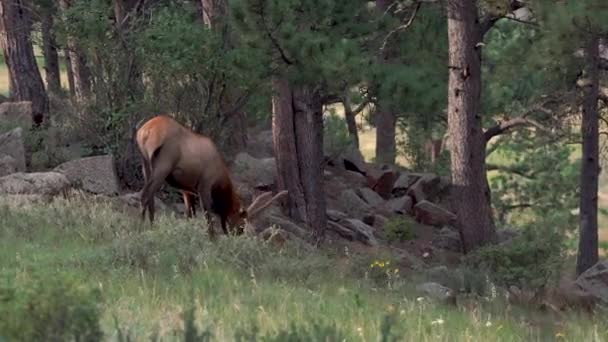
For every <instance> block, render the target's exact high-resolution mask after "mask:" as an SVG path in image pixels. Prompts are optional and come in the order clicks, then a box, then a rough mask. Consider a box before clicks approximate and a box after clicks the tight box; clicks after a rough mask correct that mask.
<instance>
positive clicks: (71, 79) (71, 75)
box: [63, 50, 76, 97]
mask: <svg viewBox="0 0 608 342" xmlns="http://www.w3.org/2000/svg"><path fill="white" fill-rule="evenodd" d="M63 54H64V58H65V65H66V71H67V72H66V73H67V78H68V88H69V91H70V96H71V97H75V96H76V89H75V88H76V86H75V85H74V73H73V72H72V59H71V58H70V53H69V52H68V50H63Z"/></svg>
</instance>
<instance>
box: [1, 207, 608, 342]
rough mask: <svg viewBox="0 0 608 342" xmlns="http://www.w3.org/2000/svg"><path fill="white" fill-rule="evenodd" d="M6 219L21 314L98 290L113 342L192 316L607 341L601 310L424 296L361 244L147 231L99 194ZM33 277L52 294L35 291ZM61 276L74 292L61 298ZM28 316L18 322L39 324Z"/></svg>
mask: <svg viewBox="0 0 608 342" xmlns="http://www.w3.org/2000/svg"><path fill="white" fill-rule="evenodd" d="M0 217H1V218H2V224H1V225H0V274H1V275H3V276H2V278H4V277H6V278H8V279H10V280H9V284H8V285H6V284H7V283H6V282H5V279H0V283H1V284H4V285H2V286H9V287H12V288H14V289H17V293H18V298H20V301H18V302H16V304H14V305H17V306H19V305H23V306H24V307H28V308H29V306H27V305H32V306H33V307H35V308H38V309H39V310H48V311H51V310H52V311H53V312H61V311H62V308H63V306H68V305H70V303H72V302H71V301H70V300H69V298H70V296H71V295H73V292H75V291H80V292H79V293H81V292H82V291H83V290H82V289H83V288H89V289H97V290H98V291H99V293H100V297H99V298H100V299H99V300H100V303H101V313H100V318H99V322H100V323H101V327H102V329H103V332H104V335H105V336H104V337H105V338H104V339H107V340H117V339H118V338H119V332H118V329H117V327H120V330H121V333H122V334H126V335H129V336H130V337H131V338H132V340H135V341H143V340H149V338H150V336H152V335H153V334H154V335H156V336H157V337H160V338H162V340H178V339H180V337H179V336H180V335H182V334H183V329H184V326H185V322H184V315H183V312H184V310H185V309H188V308H190V307H191V308H193V310H194V314H195V319H194V320H195V322H196V326H197V327H199V329H201V330H205V331H207V332H210V333H211V334H212V335H213V336H214V338H213V339H212V340H217V341H231V340H236V336H237V335H239V334H240V335H241V336H246V337H245V338H244V340H261V339H262V338H263V337H271V338H272V339H265V340H273V341H284V340H296V339H295V338H296V337H297V338H298V339H297V340H306V341H308V340H311V341H313V340H315V341H320V340H328V341H342V340H346V341H377V340H380V336H381V335H384V336H386V335H388V334H389V332H390V335H392V336H393V337H395V339H386V341H390V340H395V341H396V340H399V341H402V340H405V341H484V340H485V341H561V340H564V341H608V319H607V318H608V317H606V316H605V314H602V313H598V314H596V315H594V316H589V315H587V314H584V313H582V312H578V313H575V312H568V311H566V312H561V313H555V312H553V311H549V312H547V311H544V312H541V311H537V310H535V309H530V308H526V307H522V306H519V305H516V304H512V303H510V302H508V301H507V300H506V299H505V297H504V296H503V295H502V294H501V293H497V294H496V295H492V294H488V295H487V296H485V297H475V298H459V300H458V302H457V304H455V305H450V304H440V303H437V302H434V301H431V300H429V299H428V298H424V299H423V298H422V297H420V294H419V293H418V292H417V291H416V290H415V286H416V285H417V284H418V283H419V281H420V280H418V275H417V274H415V273H412V272H408V270H406V269H401V268H400V266H399V264H398V263H397V262H396V261H395V260H393V262H390V261H391V259H390V256H382V255H379V254H377V253H375V252H374V250H373V248H371V247H364V246H362V245H358V247H357V248H355V247H354V246H352V248H345V246H341V247H339V248H338V247H337V246H327V247H325V248H322V249H321V250H319V251H317V252H315V253H310V251H307V250H306V249H305V248H303V246H301V245H297V244H296V243H295V242H288V244H287V245H286V246H285V248H283V249H277V248H276V247H273V246H272V245H269V244H267V243H264V242H262V241H259V240H257V239H253V238H250V237H246V236H245V237H238V238H237V237H225V236H220V237H219V238H218V239H217V240H216V241H210V240H209V239H208V237H207V235H206V233H205V231H206V230H205V229H204V228H203V227H202V223H197V224H192V221H189V220H186V219H183V218H181V217H179V218H177V217H175V216H174V215H161V216H160V218H159V219H158V221H157V223H156V224H155V225H154V226H153V227H151V226H149V225H147V224H141V223H140V222H139V217H138V215H137V213H136V211H128V210H127V211H124V210H119V209H118V208H117V207H116V206H113V205H112V202H107V201H95V200H92V198H91V197H84V198H79V197H75V198H72V199H71V200H66V199H61V198H56V199H55V200H54V201H53V202H51V203H37V204H35V205H25V206H21V207H19V208H15V206H14V205H11V203H9V202H8V200H7V199H5V198H0ZM197 222H200V221H199V220H197ZM374 261H378V262H379V263H378V264H376V266H372V264H373V263H374ZM380 263H381V264H382V266H381V267H380V266H379V265H380ZM395 269H399V271H395ZM36 279H43V281H44V282H43V284H44V287H45V288H46V289H47V290H46V291H42V292H39V291H31V288H32V286H34V285H32V284H33V283H35V282H36ZM56 279H72V280H74V281H75V282H76V284H78V286H77V290H70V291H67V290H66V291H63V290H62V292H61V296H62V297H61V298H63V299H62V300H61V301H60V300H55V298H54V296H57V292H53V288H52V287H53V286H55V285H53V284H57V282H56V281H55V280H56ZM11 282H12V283H11ZM2 286H0V290H1V289H2ZM49 288H50V289H49ZM0 292H1V291H0ZM45 296H47V297H45ZM81 297H82V296H81ZM81 297H79V298H81ZM28 300H29V302H28ZM8 303H10V301H9V302H8ZM26 303H30V304H27V305H26ZM30 309H31V308H30ZM2 310H3V308H0V313H1V312H2ZM4 310H6V308H4ZM10 310H11V309H10V308H9V313H10ZM68 311H69V310H68ZM68 311H65V312H68ZM28 317H29V319H28V320H27V321H26V323H24V322H21V323H20V324H24V326H27V324H28V323H32V324H34V323H35V322H36V320H41V319H43V317H44V316H43V315H38V316H37V315H30V316H28ZM314 323H319V325H318V326H316V327H315V326H314ZM2 324H3V322H2V321H0V325H2ZM4 324H7V323H6V321H5V322H4ZM8 324H11V321H10V320H9V321H8ZM44 324H46V325H47V326H48V324H50V323H49V322H44ZM1 328H2V327H1V326H0V330H1ZM4 328H5V329H6V326H5V327H4ZM19 328H20V329H25V328H24V327H19ZM23 331H25V330H23ZM281 332H282V333H283V334H287V333H290V334H291V339H289V338H287V337H286V335H283V337H282V338H279V337H278V334H279V333H281ZM123 337H124V336H123ZM123 340H124V339H123ZM383 340H384V339H383Z"/></svg>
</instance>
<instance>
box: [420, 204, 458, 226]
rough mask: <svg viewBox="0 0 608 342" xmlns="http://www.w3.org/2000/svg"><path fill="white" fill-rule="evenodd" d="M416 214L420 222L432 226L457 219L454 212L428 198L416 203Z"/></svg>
mask: <svg viewBox="0 0 608 342" xmlns="http://www.w3.org/2000/svg"><path fill="white" fill-rule="evenodd" d="M414 216H415V218H416V220H417V221H418V222H420V223H422V224H426V225H430V226H443V225H446V224H450V223H452V222H454V220H456V215H455V214H454V213H452V212H450V211H448V210H446V209H444V208H442V207H440V206H438V205H437V204H435V203H431V202H429V201H427V200H422V201H420V202H418V203H416V205H415V206H414Z"/></svg>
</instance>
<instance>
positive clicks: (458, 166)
mask: <svg viewBox="0 0 608 342" xmlns="http://www.w3.org/2000/svg"><path fill="white" fill-rule="evenodd" d="M481 40H482V34H481V30H480V26H479V18H478V14H477V6H476V2H475V0H449V1H448V42H449V65H448V66H449V70H450V71H449V81H448V129H449V134H450V141H451V148H450V157H451V164H452V183H453V184H454V190H455V192H454V194H453V196H454V198H453V199H454V203H453V204H454V208H455V210H456V214H457V216H458V226H459V227H458V228H459V229H460V233H461V238H462V243H463V249H464V252H465V253H467V252H469V251H472V250H474V249H476V248H478V247H481V246H483V245H485V244H488V243H492V242H494V241H495V240H496V229H495V227H494V220H493V217H492V209H491V204H490V203H491V202H490V188H489V186H488V181H487V178H486V166H485V140H484V136H483V130H482V125H481V115H480V112H479V111H480V96H481V46H479V45H478V43H480V42H481Z"/></svg>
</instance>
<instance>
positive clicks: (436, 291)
mask: <svg viewBox="0 0 608 342" xmlns="http://www.w3.org/2000/svg"><path fill="white" fill-rule="evenodd" d="M416 290H417V291H419V292H421V293H424V294H425V295H427V296H429V297H430V298H432V299H435V300H437V301H439V302H441V303H446V304H447V303H449V304H456V293H455V292H454V291H453V290H452V289H450V288H448V287H445V286H443V285H441V284H439V283H434V282H427V283H422V284H419V285H418V286H416Z"/></svg>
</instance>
